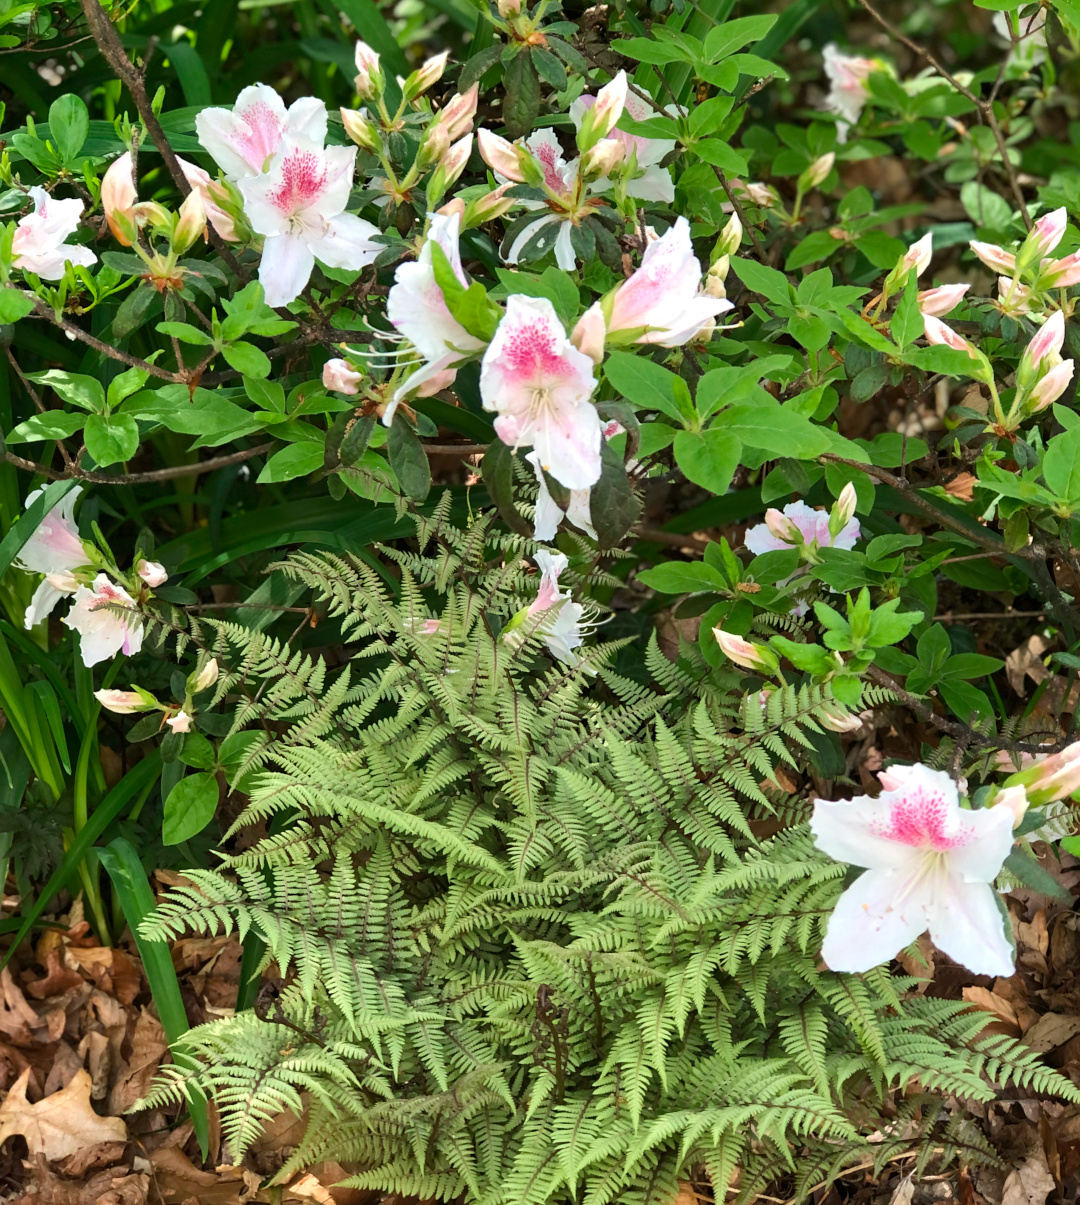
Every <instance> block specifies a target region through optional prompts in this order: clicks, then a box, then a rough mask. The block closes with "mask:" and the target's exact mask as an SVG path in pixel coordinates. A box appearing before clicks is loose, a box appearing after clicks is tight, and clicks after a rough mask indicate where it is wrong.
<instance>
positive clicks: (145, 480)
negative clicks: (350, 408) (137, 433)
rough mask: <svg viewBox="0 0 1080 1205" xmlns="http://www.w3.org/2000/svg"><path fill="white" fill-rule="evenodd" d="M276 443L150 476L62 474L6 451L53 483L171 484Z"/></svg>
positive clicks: (156, 471)
mask: <svg viewBox="0 0 1080 1205" xmlns="http://www.w3.org/2000/svg"><path fill="white" fill-rule="evenodd" d="M273 446H274V445H273V443H265V444H259V446H258V447H257V448H246V449H244V451H242V452H230V453H229V455H228V456H215V457H214V458H213V459H212V460H199V461H196V462H195V463H194V464H178V465H172V466H170V467H169V468H167V469H151V470H150V471H149V472H147V473H128V474H127V475H126V476H123V477H114V476H112V475H110V474H108V473H91V472H88V471H87V470H86V469H80V468H79V467H78V466H77V465H72V466H71V468H70V470H65V471H64V472H60V471H58V470H57V469H51V468H49V466H48V465H45V464H37V463H36V462H35V461H33V460H24V459H23V457H21V456H16V455H14V453H12V452H8V451H6V450H5V451H4V453H3V458H4V460H6V461H7V463H8V464H13V465H15V467H16V468H19V469H26V471H27V472H28V473H37V474H39V475H40V476H42V477H46V478H48V480H49V481H67V480H69V479H70V478H72V477H74V478H76V479H77V480H79V481H89V482H92V483H93V484H94V485H148V484H150V483H153V482H157V481H171V480H172V479H173V478H175V477H191V476H193V475H196V474H201V473H212V472H213V471H214V470H215V469H224V468H227V467H228V466H229V465H231V464H242V463H243V462H244V461H245V460H251V459H252V457H254V456H261V455H263V454H264V453H265V452H269V451H270V449H271V448H272V447H273Z"/></svg>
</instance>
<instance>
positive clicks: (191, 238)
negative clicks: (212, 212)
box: [171, 188, 206, 255]
mask: <svg viewBox="0 0 1080 1205" xmlns="http://www.w3.org/2000/svg"><path fill="white" fill-rule="evenodd" d="M205 232H206V206H205V205H204V204H203V199H202V193H200V192H199V191H198V189H194V188H193V189H192V190H191V192H189V193H188V195H187V196H186V197H185V198H184V202H183V204H182V205H181V206H180V212H179V213H178V214H177V218H176V229H175V230H174V231H173V236H172V243H171V246H172V249H173V251H175V252H176V254H177V255H183V254H184V252H185V251H187V250H188V248H189V247H191V246H192V245H193V244H194V243H195V242H196V240H197V239H198V238H199V237H200V236H201V235H203V234H204V233H205Z"/></svg>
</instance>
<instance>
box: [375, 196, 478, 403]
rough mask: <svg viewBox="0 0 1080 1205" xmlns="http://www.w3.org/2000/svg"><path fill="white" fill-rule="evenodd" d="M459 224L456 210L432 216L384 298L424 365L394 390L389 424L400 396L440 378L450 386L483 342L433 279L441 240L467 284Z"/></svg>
mask: <svg viewBox="0 0 1080 1205" xmlns="http://www.w3.org/2000/svg"><path fill="white" fill-rule="evenodd" d="M460 228H461V218H460V217H459V215H458V214H456V213H452V214H450V215H449V216H447V215H444V214H432V215H431V224H430V226H429V227H428V233H427V238H426V239H425V240H424V245H423V247H422V248H421V249H420V254H419V255H418V256H417V258H416V261H415V262H414V263H403V264H400V265H399V266H398V269H397V271H396V272H395V273H394V285H393V287H392V288H391V290H390V293H389V295H388V296H387V298H386V316H387V318H389V319H390V322H391V323H392V325H393V326H394V329H395V330H397V331H398V332H399V333H400V334H401V335H403V336H404V337H405V338H406V339H407V340H408V341H409V343H411V344H412V346H413V347H414V348H416V350H417V351H418V352H419V353H420V355H421V357H422V358H423V360H424V363H423V365H422V366H421V367H420V368H419V369H418V370H417V371H416V372H414V373H413V374H412V375H411V376H410V377H408V378H407V379H406V380H405V382H404V384H402V385H401V386H400V387H399V388H398V390H397V391H396V392H395V394H394V399H393V401H392V402H391V404H390V405H389V406H388V407H387V408H386V412H385V413H384V415H383V422H384V423H386V425H387V426H389V425H390V423H391V422H393V418H394V410H395V409H396V408H397V403H398V402H400V401H401V399H402V398H404V397H407V396H408V395H409V394H415V393H418V392H419V391H421V389H422V387H423V386H424V385H425V384H430V383H431V382H432V381H437V382H438V383H439V388H446V386H447V385H449V384H450V383H451V382H452V381H453V379H454V376H455V371H456V370H455V366H456V365H457V364H459V363H460V362H461V361H462V360H464V359H466V358H467V357H468V356H469V355H471V354H472V353H474V352H477V351H479V350H480V349H481V348H482V347H483V346H484V342H483V340H482V339H477V338H476V336H475V335H470V334H469V332H468V331H467V330H466V329H465V328H464V327H463V326H462V325H461V323H460V322H458V320H457V319H456V318H455V317H454V316H453V314H451V313H450V310H449V308H448V307H447V304H446V298H445V297H443V291H442V289H441V288H440V287H439V283H438V281H437V280H436V279H435V266H434V258H435V253H434V250H433V247H434V246H435V245H436V244H437V245H438V246H439V248H440V249H441V250H442V252H443V253H444V254H445V256H446V258H447V261H448V262H449V264H450V267H451V269H452V271H453V273H454V276H455V277H456V278H457V281H458V283H459V284H461V285H462V286H463V287H465V288H467V287H468V284H469V278H468V277H467V276H466V275H465V269H464V268H463V267H462V264H461V250H460V247H459V244H458V237H459V235H458V232H459V230H460Z"/></svg>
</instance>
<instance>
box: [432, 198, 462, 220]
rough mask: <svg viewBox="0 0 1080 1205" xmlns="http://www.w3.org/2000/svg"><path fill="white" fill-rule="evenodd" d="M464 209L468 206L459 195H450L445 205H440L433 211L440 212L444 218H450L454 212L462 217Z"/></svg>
mask: <svg viewBox="0 0 1080 1205" xmlns="http://www.w3.org/2000/svg"><path fill="white" fill-rule="evenodd" d="M466 209H468V206H467V205H466V204H465V202H464V201H463V200H462V199H461V198H460V197H451V198H450V200H449V201H447V202H446V204H445V205H440V206H439V208H438V209H436V210H435V212H436V213H438V214H442V216H443V217H444V218H452V217H453V216H454V214H457V216H458V217H459V218H463V217H464V216H465V211H466Z"/></svg>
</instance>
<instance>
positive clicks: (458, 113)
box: [435, 82, 480, 142]
mask: <svg viewBox="0 0 1080 1205" xmlns="http://www.w3.org/2000/svg"><path fill="white" fill-rule="evenodd" d="M479 98H480V84H479V82H477V83H475V84H473V86H472V87H471V88H469V89H468V91H466V92H458V93H456V94H455V95H454V96H452V97H451V98H450V100H449V101H448V102H447V104H445V105H444V106H443V107H442V108H441V109H440V110H439V112H438V115H437V116H436V118H435V120H436V121H438V122H439V123H440V124H441V125H444V126H446V128H447V130H449V132H450V141H451V142H456V141H457V140H458V139H459V138H461V137H462V136H463V135H465V134H471V133H472V128H473V118H474V117H475V116H476V106H477V103H478V101H479Z"/></svg>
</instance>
